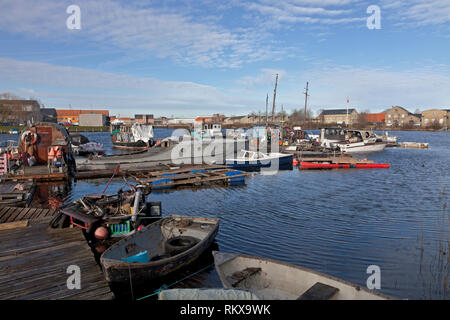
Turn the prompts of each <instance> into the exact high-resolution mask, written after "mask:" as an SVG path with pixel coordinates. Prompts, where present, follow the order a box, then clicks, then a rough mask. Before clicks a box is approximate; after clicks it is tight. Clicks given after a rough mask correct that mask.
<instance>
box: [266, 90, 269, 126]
mask: <svg viewBox="0 0 450 320" xmlns="http://www.w3.org/2000/svg"><path fill="white" fill-rule="evenodd" d="M268 109H269V94H267V95H266V127H267V116H268Z"/></svg>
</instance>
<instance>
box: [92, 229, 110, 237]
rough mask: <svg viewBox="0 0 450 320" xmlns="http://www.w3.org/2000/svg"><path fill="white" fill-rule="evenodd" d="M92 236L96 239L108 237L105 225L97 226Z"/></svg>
mask: <svg viewBox="0 0 450 320" xmlns="http://www.w3.org/2000/svg"><path fill="white" fill-rule="evenodd" d="M94 237H95V238H96V239H98V240H105V239H106V238H108V229H106V228H105V227H98V228H97V229H95V233H94Z"/></svg>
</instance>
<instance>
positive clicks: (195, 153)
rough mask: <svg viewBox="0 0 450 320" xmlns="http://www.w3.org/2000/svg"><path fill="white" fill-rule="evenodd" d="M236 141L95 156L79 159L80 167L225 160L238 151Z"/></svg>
mask: <svg viewBox="0 0 450 320" xmlns="http://www.w3.org/2000/svg"><path fill="white" fill-rule="evenodd" d="M235 144H236V141H233V140H232V141H225V140H223V141H218V142H207V143H199V145H196V144H193V143H192V144H191V143H182V144H181V143H180V144H176V145H174V146H170V147H156V148H149V149H147V150H146V151H144V152H140V153H136V154H133V155H132V156H130V155H114V156H106V157H102V158H93V159H82V160H81V159H77V170H78V171H87V170H102V169H115V168H116V167H117V165H119V164H120V168H121V169H124V170H126V169H137V168H142V167H151V166H153V165H158V164H171V163H173V164H205V163H206V164H224V163H225V159H226V157H227V156H228V155H232V154H234V150H236V148H237V147H236V146H235Z"/></svg>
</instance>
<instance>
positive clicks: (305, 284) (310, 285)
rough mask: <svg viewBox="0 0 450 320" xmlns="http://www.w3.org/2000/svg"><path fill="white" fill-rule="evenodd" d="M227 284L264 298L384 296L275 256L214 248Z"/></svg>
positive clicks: (217, 264) (371, 297)
mask: <svg viewBox="0 0 450 320" xmlns="http://www.w3.org/2000/svg"><path fill="white" fill-rule="evenodd" d="M213 255H214V263H215V265H216V270H217V273H218V274H219V277H220V280H221V281H222V284H223V286H224V287H225V288H236V289H244V290H250V291H252V292H253V293H254V294H256V295H257V296H258V297H259V298H260V299H262V300H295V299H297V300H385V299H390V298H389V297H388V296H385V295H383V294H380V293H377V292H374V291H370V290H367V289H365V288H362V287H360V286H357V285H354V284H352V283H349V282H347V281H344V280H340V279H337V278H335V277H332V276H329V275H326V274H323V273H319V272H316V271H313V270H309V269H306V268H303V267H299V266H295V265H292V264H288V263H285V262H280V261H276V260H271V259H266V258H259V257H253V256H248V255H243V254H232V253H221V252H217V251H214V252H213Z"/></svg>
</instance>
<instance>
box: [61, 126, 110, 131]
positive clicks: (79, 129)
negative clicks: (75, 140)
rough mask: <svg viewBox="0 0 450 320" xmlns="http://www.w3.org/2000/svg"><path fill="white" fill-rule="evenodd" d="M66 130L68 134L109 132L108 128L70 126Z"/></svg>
mask: <svg viewBox="0 0 450 320" xmlns="http://www.w3.org/2000/svg"><path fill="white" fill-rule="evenodd" d="M66 128H67V129H68V130H69V132H109V127H87V126H72V127H66Z"/></svg>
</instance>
